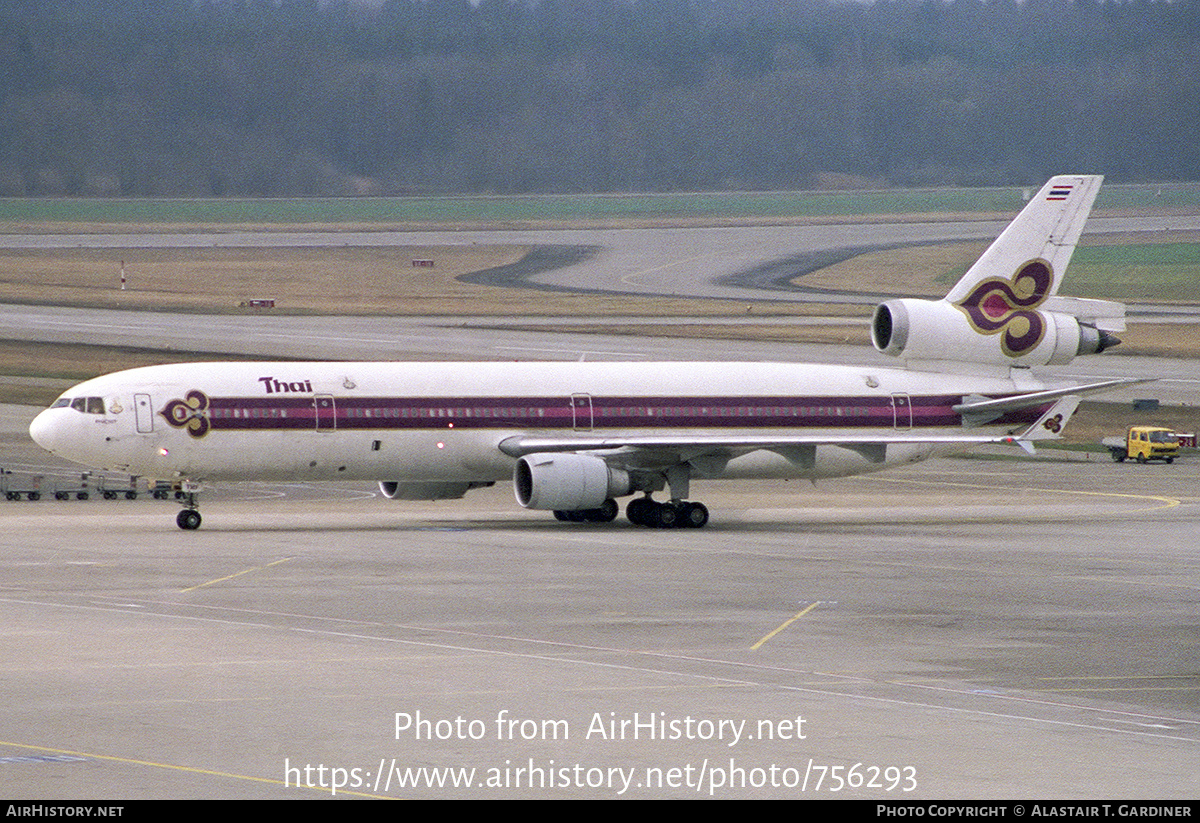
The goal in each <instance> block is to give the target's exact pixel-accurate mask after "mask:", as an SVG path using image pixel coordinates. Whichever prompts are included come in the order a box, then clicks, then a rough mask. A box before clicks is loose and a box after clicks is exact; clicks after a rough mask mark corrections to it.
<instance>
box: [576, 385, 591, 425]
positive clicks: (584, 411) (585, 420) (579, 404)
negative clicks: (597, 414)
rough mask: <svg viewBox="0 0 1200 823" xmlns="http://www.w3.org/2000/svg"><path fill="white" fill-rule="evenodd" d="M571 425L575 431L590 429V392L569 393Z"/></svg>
mask: <svg viewBox="0 0 1200 823" xmlns="http://www.w3.org/2000/svg"><path fill="white" fill-rule="evenodd" d="M571 427H572V428H573V429H575V431H577V432H590V431H591V430H592V396H591V395H590V394H584V393H579V394H573V395H571Z"/></svg>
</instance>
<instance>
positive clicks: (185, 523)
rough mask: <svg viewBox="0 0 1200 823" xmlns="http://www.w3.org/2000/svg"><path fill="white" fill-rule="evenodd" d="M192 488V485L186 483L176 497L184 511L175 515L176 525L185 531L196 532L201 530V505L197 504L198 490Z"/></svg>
mask: <svg viewBox="0 0 1200 823" xmlns="http://www.w3.org/2000/svg"><path fill="white" fill-rule="evenodd" d="M190 486H191V484H188V483H184V485H183V488H182V490H181V491H180V492H179V493H178V494H177V495H176V499H177V500H178V501H179V503H180V504H181V505H182V506H183V510H182V511H180V512H179V514H177V515H175V525H176V526H178V527H179V528H181V529H183V530H184V531H194V530H196V529H198V528H200V512H199V511H198V509H199V504H198V503H197V502H196V491H197V490H196V488H195V487H190Z"/></svg>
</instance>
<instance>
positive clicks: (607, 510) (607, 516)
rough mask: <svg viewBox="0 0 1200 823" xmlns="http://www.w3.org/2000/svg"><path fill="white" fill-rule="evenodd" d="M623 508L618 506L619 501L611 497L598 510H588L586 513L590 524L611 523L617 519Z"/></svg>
mask: <svg viewBox="0 0 1200 823" xmlns="http://www.w3.org/2000/svg"><path fill="white" fill-rule="evenodd" d="M620 510H621V507H620V506H618V505H617V501H616V500H613V499H612V498H611V497H610V498H608V499H607V500H605V501H604V502H603V503H602V504H601V505H600V508H598V509H588V510H587V511H586V512H585V515H586V518H587V521H588V522H589V523H611V522H613V521H614V520H616V519H617V512H618V511H620Z"/></svg>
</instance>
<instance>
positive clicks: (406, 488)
mask: <svg viewBox="0 0 1200 823" xmlns="http://www.w3.org/2000/svg"><path fill="white" fill-rule="evenodd" d="M491 485H493V484H492V483H491V482H488V481H469V482H457V481H455V482H443V481H436V480H431V481H417V482H405V483H401V482H399V481H396V480H380V481H379V493H380V494H382V495H383V496H384V497H386V498H387V499H388V500H457V499H458V498H460V497H462V496H463V495H464V494H466V493H467V492H469V491H470V490H471V489H478V488H480V487H482V486H491Z"/></svg>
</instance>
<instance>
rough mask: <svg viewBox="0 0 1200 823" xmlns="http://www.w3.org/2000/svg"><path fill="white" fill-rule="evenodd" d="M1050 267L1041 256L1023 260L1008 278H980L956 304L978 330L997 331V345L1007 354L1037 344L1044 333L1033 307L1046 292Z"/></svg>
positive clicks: (1050, 278)
mask: <svg viewBox="0 0 1200 823" xmlns="http://www.w3.org/2000/svg"><path fill="white" fill-rule="evenodd" d="M1053 284H1054V270H1053V269H1052V268H1051V267H1050V264H1049V263H1048V262H1046V261H1045V260H1041V259H1037V260H1030V261H1029V262H1027V263H1025V264H1023V265H1022V266H1021V267H1020V269H1018V270H1017V272H1016V274H1014V275H1013V276H1012V279H1004V278H1001V277H990V278H988V279H986V280H984V281H982V282H980V283H979V284H978V285H977V286H975V288H974V289H972V290H971V293H970V294H968V295H967V296H966V297H965V298H963V300H962V301H961V302H959V303H958V304H957V305H958V307H959V308H960V309H962V310H963V312H965V313H966V315H967V318H968V319H969V320H970V322H971V327H972V328H973V329H975V331H977V332H979V333H980V334H1001V338H1000V346H1001V348H1002V349H1003V350H1004V353H1005V354H1007V355H1008V356H1009V357H1020V356H1021V355H1022V354H1025V353H1026V352H1028V351H1032V350H1033V349H1035V348H1037V345H1038V344H1039V343H1040V342H1042V338H1043V337H1044V336H1045V334H1046V321H1045V320H1044V319H1043V317H1042V315H1041V314H1039V313H1038V312H1037V311H1036V309H1037V308H1038V306H1040V305H1041V304H1042V303H1044V302H1045V300H1046V298H1047V297H1049V296H1050V289H1051V286H1052V285H1053Z"/></svg>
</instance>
